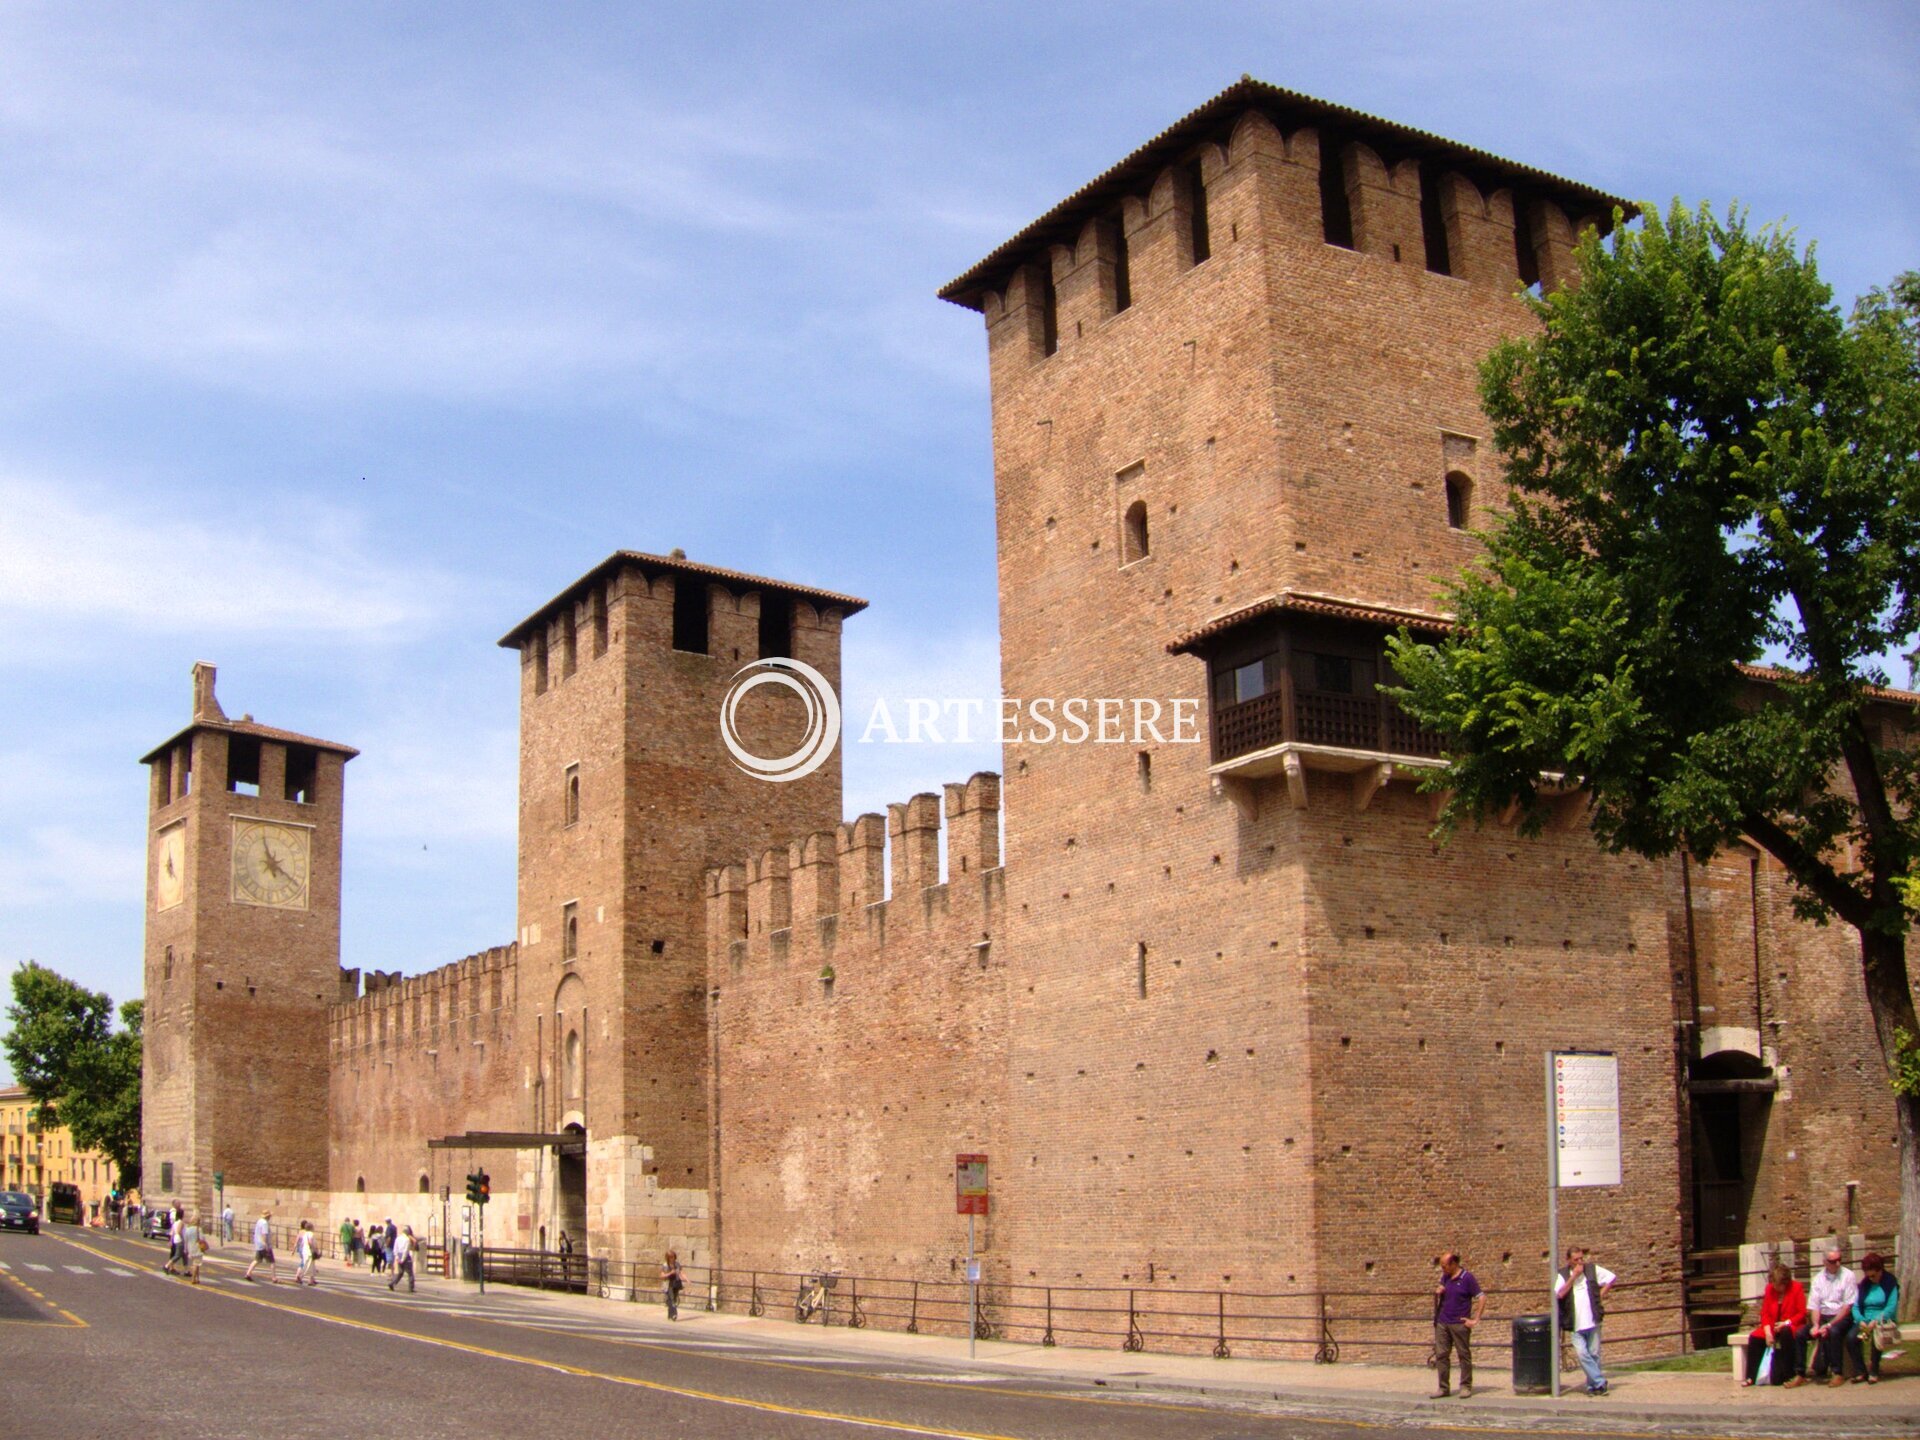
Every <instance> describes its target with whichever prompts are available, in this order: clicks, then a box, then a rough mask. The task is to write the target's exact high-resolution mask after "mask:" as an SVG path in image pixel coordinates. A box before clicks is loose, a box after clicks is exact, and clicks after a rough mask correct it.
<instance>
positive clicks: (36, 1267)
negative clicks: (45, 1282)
mask: <svg viewBox="0 0 1920 1440" xmlns="http://www.w3.org/2000/svg"><path fill="white" fill-rule="evenodd" d="M27 1269H29V1270H38V1271H40V1272H41V1273H42V1274H43V1275H44V1274H51V1273H52V1272H53V1266H51V1265H36V1264H34V1263H33V1261H31V1260H29V1261H27Z"/></svg>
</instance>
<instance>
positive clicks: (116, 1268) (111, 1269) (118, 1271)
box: [107, 1265, 133, 1279]
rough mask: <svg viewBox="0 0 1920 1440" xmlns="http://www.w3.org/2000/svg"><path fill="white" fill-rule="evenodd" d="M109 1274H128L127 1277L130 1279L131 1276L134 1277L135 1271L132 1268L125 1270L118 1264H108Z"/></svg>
mask: <svg viewBox="0 0 1920 1440" xmlns="http://www.w3.org/2000/svg"><path fill="white" fill-rule="evenodd" d="M107 1274H109V1275H125V1276H127V1277H128V1278H129V1279H130V1278H132V1276H133V1271H131V1270H123V1269H121V1268H120V1267H119V1266H118V1265H109V1266H107Z"/></svg>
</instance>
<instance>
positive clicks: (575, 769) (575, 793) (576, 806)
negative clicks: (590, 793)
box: [566, 765, 580, 825]
mask: <svg viewBox="0 0 1920 1440" xmlns="http://www.w3.org/2000/svg"><path fill="white" fill-rule="evenodd" d="M566 814H567V819H566V823H567V824H569V825H572V824H574V823H575V822H577V821H578V820H579V819H580V767H579V766H578V765H569V766H568V767H567V810H566Z"/></svg>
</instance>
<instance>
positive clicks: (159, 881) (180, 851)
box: [153, 821, 187, 910]
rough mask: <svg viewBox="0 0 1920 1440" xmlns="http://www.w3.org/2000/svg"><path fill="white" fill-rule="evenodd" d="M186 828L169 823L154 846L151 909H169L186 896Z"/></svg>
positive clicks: (182, 824)
mask: <svg viewBox="0 0 1920 1440" xmlns="http://www.w3.org/2000/svg"><path fill="white" fill-rule="evenodd" d="M186 888H187V827H186V824H185V822H184V821H183V822H182V823H180V824H178V825H169V826H168V827H167V828H166V829H164V830H162V831H161V832H160V837H159V839H157V840H156V841H154V845H153V908H154V909H156V910H171V909H173V907H174V906H176V905H178V904H179V903H180V902H181V900H182V899H184V898H185V897H186Z"/></svg>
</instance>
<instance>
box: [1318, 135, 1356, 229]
mask: <svg viewBox="0 0 1920 1440" xmlns="http://www.w3.org/2000/svg"><path fill="white" fill-rule="evenodd" d="M1340 149H1341V146H1340V142H1339V141H1338V140H1336V139H1335V138H1334V137H1333V136H1331V135H1328V134H1326V133H1325V132H1324V131H1323V132H1322V133H1321V136H1320V235H1321V238H1322V239H1324V240H1325V241H1326V242H1327V244H1329V245H1338V246H1339V247H1340V248H1341V249H1343V250H1351V249H1353V205H1352V203H1351V202H1350V201H1349V200H1348V199H1347V167H1346V165H1345V164H1344V162H1343V161H1342V160H1341V158H1340Z"/></svg>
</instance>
